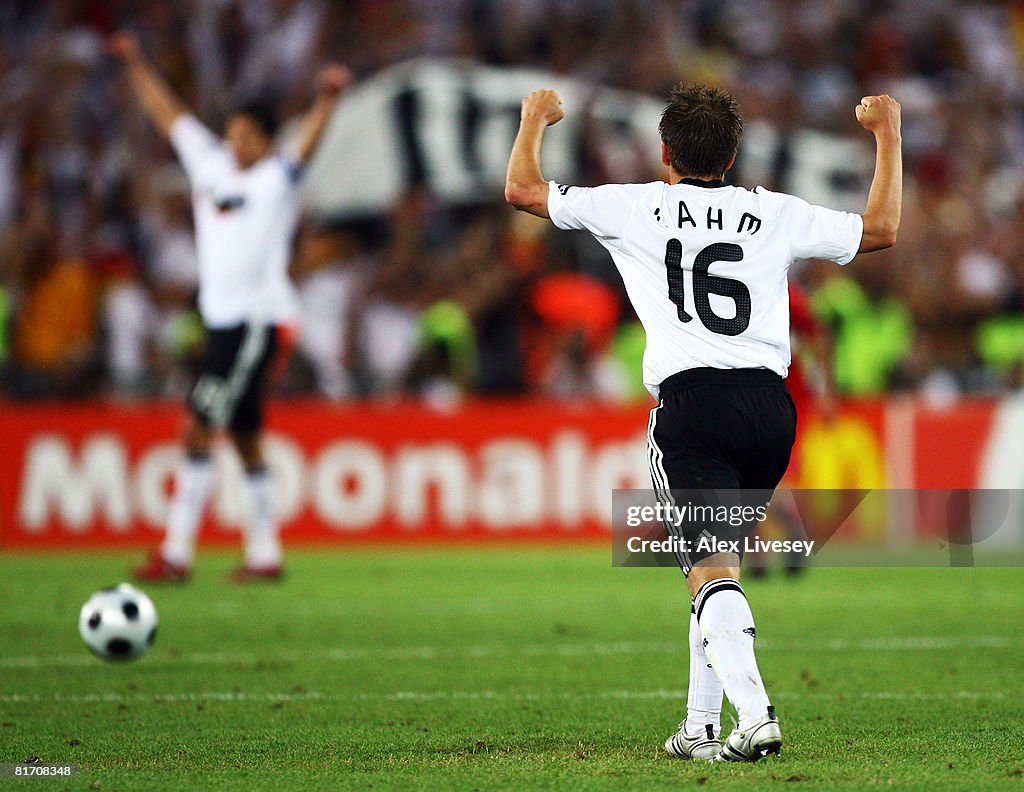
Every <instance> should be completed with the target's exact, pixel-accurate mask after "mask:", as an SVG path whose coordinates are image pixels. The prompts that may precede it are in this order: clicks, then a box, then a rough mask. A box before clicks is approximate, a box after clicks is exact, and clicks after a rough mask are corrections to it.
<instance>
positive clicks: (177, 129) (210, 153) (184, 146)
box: [171, 113, 220, 182]
mask: <svg viewBox="0 0 1024 792" xmlns="http://www.w3.org/2000/svg"><path fill="white" fill-rule="evenodd" d="M171 145H172V146H174V150H175V152H176V153H177V155H178V159H179V160H181V165H182V167H183V168H184V169H185V173H186V174H188V178H189V180H190V181H192V182H195V181H196V180H197V179H198V178H200V177H201V174H202V172H203V170H204V169H205V168H206V167H207V165H208V164H209V163H210V162H211V161H213V160H214V159H215V158H216V157H217V156H218V154H219V152H220V141H219V140H218V139H217V137H216V135H214V134H213V133H212V132H211V131H210V130H209V129H207V128H206V127H205V126H203V125H202V124H201V123H200V122H199V119H198V118H196V117H195V116H194V115H190V114H188V113H185V114H183V115H180V116H178V118H177V119H176V120H175V121H174V125H173V126H172V127H171Z"/></svg>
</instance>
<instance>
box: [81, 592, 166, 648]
mask: <svg viewBox="0 0 1024 792" xmlns="http://www.w3.org/2000/svg"><path fill="white" fill-rule="evenodd" d="M156 622H157V619H156V608H155V607H153V601H152V600H151V599H150V598H149V597H147V596H146V595H145V594H143V593H142V592H141V591H139V590H138V589H137V588H135V587H134V586H129V585H128V584H127V583H121V584H120V585H118V586H110V587H109V588H105V589H102V590H101V591H97V592H96V593H95V594H93V595H92V596H91V597H89V601H88V602H86V603H85V605H83V606H82V613H81V615H80V616H79V617H78V631H79V632H80V633H81V634H82V640H83V641H85V645H86V646H88V647H89V648H90V649H91V650H92V651H93V653H94V654H96V656H97V657H102V658H103V659H104V660H111V661H115V662H117V661H122V660H132V659H134V658H136V657H139V656H140V655H142V654H145V652H146V650H147V649H149V647H150V646H152V645H153V640H154V639H155V638H156Z"/></svg>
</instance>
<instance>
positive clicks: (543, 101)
mask: <svg viewBox="0 0 1024 792" xmlns="http://www.w3.org/2000/svg"><path fill="white" fill-rule="evenodd" d="M564 117H565V109H564V108H563V107H562V97H560V96H559V95H558V93H557V92H555V91H552V90H550V89H548V88H545V89H543V90H540V91H534V92H533V93H532V94H530V95H529V96H527V97H526V98H525V99H523V112H522V115H521V118H522V119H523V121H526V120H527V119H537V120H538V121H543V122H544V124H545V126H551V125H552V124H557V123H558V122H559V121H561V120H562V119H563V118H564Z"/></svg>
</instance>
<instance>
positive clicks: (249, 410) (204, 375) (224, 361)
mask: <svg viewBox="0 0 1024 792" xmlns="http://www.w3.org/2000/svg"><path fill="white" fill-rule="evenodd" d="M277 351H278V328H277V327H276V326H275V325H267V324H241V325H236V326H234V327H226V328H207V331H206V349H205V352H204V354H203V358H202V363H201V366H200V370H199V376H198V378H197V379H196V383H195V385H194V386H193V387H192V391H191V392H190V393H189V396H188V407H189V409H190V410H191V411H192V413H193V415H195V416H196V418H198V419H199V420H200V421H201V422H202V424H203V425H204V426H207V427H210V428H212V429H223V428H227V429H230V430H231V431H233V432H239V433H251V432H257V431H259V430H260V429H261V428H262V426H263V395H264V391H265V389H266V380H267V371H268V369H269V368H270V363H271V361H272V360H273V359H274V357H275V355H276V354H277Z"/></svg>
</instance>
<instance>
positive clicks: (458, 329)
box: [0, 0, 1024, 401]
mask: <svg viewBox="0 0 1024 792" xmlns="http://www.w3.org/2000/svg"><path fill="white" fill-rule="evenodd" d="M121 27H125V28H128V29H130V30H132V31H134V32H135V33H136V34H137V35H138V36H139V38H140V41H141V44H142V48H143V51H144V53H145V54H146V56H147V57H148V58H150V59H151V60H152V61H153V62H154V63H155V65H156V66H157V68H158V69H159V70H160V72H161V73H162V74H163V75H164V76H165V77H166V78H167V80H168V81H169V82H170V84H171V85H172V86H173V87H174V88H175V90H176V91H177V92H179V93H180V94H181V96H182V97H183V98H184V99H185V100H186V102H187V103H188V104H189V105H190V106H191V107H192V108H194V109H195V111H196V112H197V114H198V115H199V116H200V118H202V119H203V120H204V121H206V122H207V123H210V124H211V125H214V126H215V125H216V124H217V123H218V121H219V120H220V119H222V118H223V116H224V114H225V112H226V111H227V110H228V109H229V108H230V107H232V106H233V105H234V104H236V103H237V102H238V101H239V100H241V99H243V98H245V97H246V96H247V95H250V94H251V93H252V92H253V91H255V90H259V91H260V92H262V93H263V94H264V95H266V94H267V93H268V92H269V93H270V94H271V95H273V96H275V97H277V99H278V104H279V109H280V112H281V115H282V117H288V116H291V115H293V114H295V113H297V112H299V111H301V110H302V109H303V108H304V107H305V106H306V105H307V103H308V101H309V99H310V97H311V92H312V87H313V75H314V74H315V72H316V69H317V67H318V66H319V65H320V64H322V63H323V62H324V61H326V60H328V59H331V60H340V61H343V62H345V63H347V64H349V65H350V66H351V68H352V69H353V71H355V72H356V74H357V75H358V76H359V77H362V78H366V77H369V76H372V75H373V74H374V73H376V72H378V71H380V70H381V69H383V68H386V67H388V66H390V65H392V64H395V63H399V62H401V61H403V60H406V59H408V58H411V57H417V56H424V55H428V56H460V57H467V58H471V59H473V60H476V61H479V62H482V63H488V64H493V65H502V66H531V67H537V68H540V69H545V70H550V71H553V72H556V73H560V74H566V75H571V76H574V77H577V78H579V79H582V80H586V81H590V82H594V83H601V84H605V85H610V86H614V87H618V88H624V89H630V90H635V91H641V92H644V93H647V94H652V95H656V96H662V95H665V94H666V93H667V90H668V88H669V87H670V86H671V85H672V84H673V83H674V82H676V81H678V80H681V79H693V80H703V81H710V82H715V83H720V84H724V85H727V86H729V87H731V88H732V89H733V90H735V91H736V92H737V94H738V96H739V98H740V101H741V106H742V107H743V109H744V112H745V115H746V117H747V120H748V122H750V123H753V122H756V121H763V122H765V123H768V124H771V125H773V126H774V127H775V128H776V129H777V130H779V131H780V133H781V134H783V135H785V134H787V132H792V131H793V130H797V129H800V128H805V127H809V128H813V129H818V130H822V131H824V132H828V133H832V134H839V135H854V136H856V135H863V134H864V133H863V132H862V131H861V130H859V129H858V128H857V127H856V124H855V121H854V120H853V107H854V105H855V104H856V103H857V101H859V99H860V97H861V96H862V95H865V94H870V93H882V92H885V93H889V94H892V95H893V96H895V97H896V98H897V99H899V100H900V102H901V103H902V105H903V116H904V136H903V142H904V152H905V168H906V187H905V207H904V216H903V217H904V219H903V229H902V232H901V236H900V240H899V243H898V245H897V246H896V247H895V248H894V249H892V250H891V251H887V252H885V253H882V254H873V255H871V256H867V257H863V258H860V259H858V260H857V261H856V262H854V264H852V265H851V266H849V267H847V268H843V269H840V268H838V267H836V266H834V265H826V264H824V263H822V262H808V263H805V264H802V265H800V266H799V267H797V268H796V269H795V271H794V279H795V280H796V281H798V282H800V283H801V284H802V285H803V286H804V287H805V288H806V289H807V290H808V291H809V293H810V295H811V301H812V305H813V306H814V308H815V311H816V313H817V315H818V317H819V319H820V320H821V322H822V323H823V325H824V326H825V327H827V328H828V329H829V330H830V332H831V337H832V362H833V377H834V380H835V384H836V388H837V390H838V391H839V392H840V393H846V394H851V395H865V396H871V395H877V394H881V393H886V392H892V391H896V390H906V391H917V392H920V393H921V394H923V395H924V396H925V397H927V398H930V399H934V400H938V401H944V400H947V401H948V400H951V399H955V398H956V397H957V396H958V395H960V394H963V393H987V392H996V391H1000V390H1004V389H1007V388H1016V387H1019V386H1020V385H1021V382H1022V378H1021V371H1022V362H1024V191H1022V185H1024V79H1022V65H1024V3H1019V2H952V1H951V0H889V1H888V2H887V1H886V0H742V1H741V0H632V1H629V0H344V2H343V1H342V0H333V1H332V0H152V1H151V2H145V3H138V2H133V1H132V0H49V1H48V2H38V1H37V0H5V2H3V3H0V392H2V393H4V394H6V395H7V396H8V397H11V398H19V399H38V398H54V397H55V398H79V397H89V396H104V397H121V398H137V397H143V396H163V397H178V396H181V395H182V394H183V393H184V392H185V390H186V389H187V387H188V384H189V378H190V371H191V367H192V365H193V363H194V361H195V359H196V355H197V354H199V351H200V350H201V348H202V343H203V331H202V326H201V323H200V322H199V320H198V317H197V315H196V313H195V310H194V306H195V289H196V283H197V276H196V259H195V246H194V243H193V239H192V228H191V211H190V202H189V194H188V185H187V183H186V182H185V180H184V176H183V174H182V172H181V171H180V169H179V168H178V167H177V165H176V164H175V162H174V157H173V154H172V152H171V150H170V149H169V147H168V146H167V145H166V144H165V143H164V142H163V141H162V140H160V139H159V137H158V136H157V135H156V133H155V132H154V130H153V129H151V128H150V127H149V126H148V125H147V123H146V122H145V120H144V119H143V118H142V116H141V114H140V113H139V111H138V109H137V108H136V107H135V105H134V102H133V101H132V99H131V96H130V94H129V93H128V91H127V87H126V85H125V83H124V81H123V79H122V76H121V74H120V71H119V69H118V67H117V65H116V64H115V63H114V61H113V60H112V59H111V58H110V57H109V55H108V54H107V52H106V50H105V41H106V37H107V36H108V35H109V34H110V33H111V32H113V31H114V30H116V29H118V28H121ZM623 53H628V57H625V58H624V57H623ZM782 152H783V154H782V155H780V159H784V156H785V147H783V149H782ZM606 173H607V169H606V168H605V167H603V164H602V159H601V157H598V156H594V157H586V156H584V157H582V158H581V163H580V173H579V174H578V176H579V178H578V181H579V182H580V183H584V184H585V183H596V182H599V181H601V179H602V177H603V176H604V175H605V174H606ZM637 177H638V178H640V177H643V178H645V179H646V178H649V177H650V174H638V175H637ZM731 179H732V181H733V182H734V183H740V184H746V182H745V181H744V173H743V163H742V159H741V161H740V163H739V165H738V167H737V172H736V173H734V174H733V175H732V177H731ZM747 186H753V185H747ZM764 186H766V187H768V188H771V189H787V188H789V187H791V185H789V184H787V183H786V179H785V168H784V163H782V162H780V163H779V168H778V169H777V172H776V173H775V174H774V175H773V174H769V178H768V179H767V180H766V181H765V183H764ZM865 198H866V196H865ZM293 270H294V276H295V279H296V282H297V283H298V285H299V289H300V293H301V299H302V304H303V311H302V313H303V329H302V334H301V336H300V338H301V340H300V343H299V348H298V352H297V354H296V355H295V356H294V357H293V360H292V362H291V365H290V366H289V367H288V369H287V370H286V373H285V375H284V377H283V379H282V380H281V381H280V382H279V383H278V384H277V386H276V387H277V388H279V389H280V390H281V392H282V393H285V394H294V395H303V394H314V393H315V394H320V395H323V396H326V397H329V398H333V399H345V398H360V397H373V398H385V397H398V396H407V395H419V396H422V397H425V398H428V399H439V400H442V401H447V400H451V399H457V398H459V397H460V396H462V395H464V394H467V393H471V394H486V395H499V396H503V395H519V394H543V395H551V396H555V397H568V398H573V397H598V398H608V399H617V400H631V399H642V398H644V392H643V390H642V388H641V387H640V383H639V366H640V355H641V353H642V349H643V331H642V329H640V328H639V327H638V325H637V323H636V321H635V317H634V316H633V315H632V313H631V311H630V309H629V306H628V303H626V302H625V300H624V295H623V292H622V289H621V285H620V283H619V281H618V279H617V277H616V275H615V273H614V270H613V268H612V267H611V264H610V260H609V259H608V257H607V256H606V255H605V254H604V252H603V251H602V249H601V248H600V247H598V246H596V244H595V243H593V242H592V241H590V240H589V239H588V238H586V237H585V235H584V236H582V238H581V235H577V234H564V233H552V231H551V229H550V228H548V227H547V226H546V225H545V224H544V223H540V222H535V221H534V220H533V219H532V218H528V217H524V216H519V215H516V214H515V213H514V212H511V211H510V210H508V209H507V208H506V207H504V205H503V204H502V202H501V195H500V191H498V190H495V194H494V200H493V203H492V204H490V205H485V206H482V207H475V208H466V207H451V206H444V205H441V204H440V203H439V202H438V201H436V200H433V199H432V196H431V195H429V194H428V193H427V192H425V191H423V190H416V189H413V190H411V191H410V192H409V194H408V195H407V196H406V197H405V198H404V199H403V200H402V201H401V202H400V203H399V204H398V205H396V206H395V207H393V209H392V211H391V212H390V213H389V214H387V215H385V216H381V217H379V218H372V219H365V218H364V219H362V220H360V222H358V223H356V222H349V221H346V220H345V219H343V218H342V219H338V218H331V217H315V216H312V215H311V216H309V217H308V218H307V219H306V220H305V221H304V222H303V224H302V226H301V228H300V231H299V234H298V236H297V239H296V254H295V261H294V267H293Z"/></svg>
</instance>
